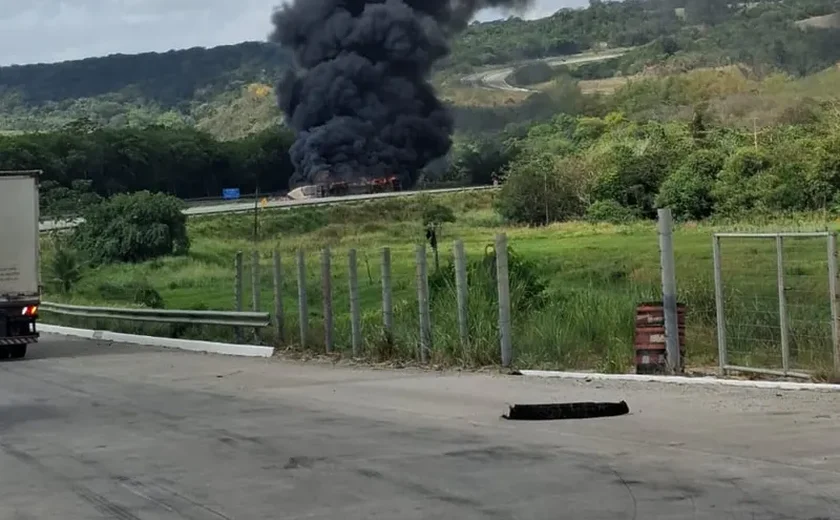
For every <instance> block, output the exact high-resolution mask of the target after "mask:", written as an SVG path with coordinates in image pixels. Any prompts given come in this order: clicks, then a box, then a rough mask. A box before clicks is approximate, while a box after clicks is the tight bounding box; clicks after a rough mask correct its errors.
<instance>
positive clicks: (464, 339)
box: [454, 240, 470, 348]
mask: <svg viewBox="0 0 840 520" xmlns="http://www.w3.org/2000/svg"><path fill="white" fill-rule="evenodd" d="M454 251H455V292H456V295H457V296H456V297H457V300H458V332H459V333H460V334H459V335H460V336H461V347H462V348H467V345H468V343H469V338H470V329H469V323H468V321H467V320H468V316H467V309H468V307H467V292H468V286H467V254H466V252H465V251H464V241H463V240H456V241H455V247H454Z"/></svg>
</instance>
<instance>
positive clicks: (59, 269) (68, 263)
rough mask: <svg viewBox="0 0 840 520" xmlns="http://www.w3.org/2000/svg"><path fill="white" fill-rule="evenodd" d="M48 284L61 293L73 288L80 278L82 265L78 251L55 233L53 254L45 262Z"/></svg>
mask: <svg viewBox="0 0 840 520" xmlns="http://www.w3.org/2000/svg"><path fill="white" fill-rule="evenodd" d="M47 273H48V276H49V281H50V284H51V285H53V286H54V287H55V288H56V289H57V291H58V292H59V293H61V294H67V293H69V292H70V291H72V290H73V286H75V285H76V283H77V282H78V281H79V280H81V278H82V265H81V262H80V261H79V256H78V253H77V252H76V251H75V250H74V249H72V248H71V247H70V245H69V244H67V243H66V240H65V239H64V238H63V237H61V236H59V235H58V234H57V233H56V235H55V237H54V240H53V254H52V257H51V258H50V259H49V261H48V263H47Z"/></svg>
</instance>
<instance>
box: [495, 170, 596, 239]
mask: <svg viewBox="0 0 840 520" xmlns="http://www.w3.org/2000/svg"><path fill="white" fill-rule="evenodd" d="M582 175H583V174H582V169H581V165H580V163H579V162H577V161H576V160H574V159H558V158H556V157H554V156H552V155H549V154H539V155H536V156H524V155H523V156H522V157H520V159H519V160H517V161H515V162H514V163H513V164H512V165H511V168H510V170H509V172H508V176H507V180H506V181H505V183H504V185H503V186H502V190H501V193H500V194H499V198H498V199H497V201H496V210H497V211H498V212H499V214H500V215H501V216H502V217H503V218H505V219H506V220H509V221H511V222H516V223H520V224H531V225H542V224H548V223H550V222H554V221H562V220H568V219H570V218H573V217H577V216H580V215H581V214H582V212H583V202H582V198H581V191H582V188H583V186H582V182H581V177H582Z"/></svg>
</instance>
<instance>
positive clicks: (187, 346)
mask: <svg viewBox="0 0 840 520" xmlns="http://www.w3.org/2000/svg"><path fill="white" fill-rule="evenodd" d="M38 330H39V331H40V332H43V333H45V334H56V335H59V336H72V337H76V338H83V339H90V340H98V341H113V342H115V343H128V344H132V345H143V346H147V347H163V348H174V349H179V350H188V351H191V352H206V353H208V354H224V355H226V356H244V357H263V358H268V357H271V356H272V355H273V354H274V348H273V347H262V346H258V345H231V344H228V343H216V342H214V341H199V340H192V339H175V338H159V337H156V336H140V335H137V334H122V333H119V332H111V331H107V330H88V329H74V328H71V327H59V326H57V325H47V324H41V323H39V324H38Z"/></svg>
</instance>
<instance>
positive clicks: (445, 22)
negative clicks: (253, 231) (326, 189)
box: [271, 0, 530, 185]
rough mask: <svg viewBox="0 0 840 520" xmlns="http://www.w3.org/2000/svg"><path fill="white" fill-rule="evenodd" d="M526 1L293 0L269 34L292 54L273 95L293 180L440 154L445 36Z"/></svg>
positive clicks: (346, 175)
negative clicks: (287, 136) (439, 82)
mask: <svg viewBox="0 0 840 520" xmlns="http://www.w3.org/2000/svg"><path fill="white" fill-rule="evenodd" d="M529 3H530V0H378V1H377V0H367V1H365V0H293V1H292V2H291V3H287V4H286V5H283V6H282V7H280V8H278V9H277V10H276V11H275V12H274V15H273V17H272V21H273V23H274V28H275V29H274V33H273V34H272V35H271V40H272V41H274V42H276V43H279V44H280V45H281V46H283V47H285V48H287V49H289V50H290V51H292V52H293V53H294V56H295V68H294V70H290V71H288V72H287V73H286V74H285V76H284V77H283V78H282V79H281V80H280V82H279V84H278V89H277V97H278V101H279V104H280V108H281V109H282V110H283V112H284V113H285V114H286V120H287V124H289V126H291V127H292V129H294V130H295V132H296V134H297V139H296V141H295V143H294V145H293V146H292V148H291V150H290V152H289V153H290V155H291V159H292V162H293V163H294V165H295V169H296V175H295V177H294V178H293V179H292V183H300V182H322V181H325V180H327V179H329V180H351V181H352V180H357V179H362V178H373V177H380V176H386V175H397V176H399V177H400V179H401V181H402V182H403V183H404V184H406V185H411V184H413V183H414V181H415V180H416V177H417V175H418V172H419V171H420V170H421V169H422V168H423V167H424V166H426V164H428V163H429V162H430V161H432V160H434V159H437V158H439V157H442V156H444V155H446V153H447V152H448V151H449V149H450V147H451V145H452V141H451V136H452V130H453V120H452V116H451V115H450V113H449V111H448V110H447V109H446V107H444V105H443V104H442V103H441V102H440V100H438V99H437V97H436V96H435V92H434V90H433V88H432V86H431V85H430V84H429V80H428V79H429V75H430V73H431V69H432V66H433V65H434V63H435V62H436V61H438V60H440V59H441V58H443V57H445V56H446V55H447V54H448V53H449V45H448V43H447V40H448V38H449V37H451V36H452V35H453V34H454V33H456V32H458V31H459V30H461V29H463V28H464V27H466V26H467V24H468V23H469V21H470V20H471V19H472V16H473V15H474V14H475V13H476V11H478V10H480V9H483V8H486V7H503V8H510V9H522V8H525V7H527V6H528V4H529Z"/></svg>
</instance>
